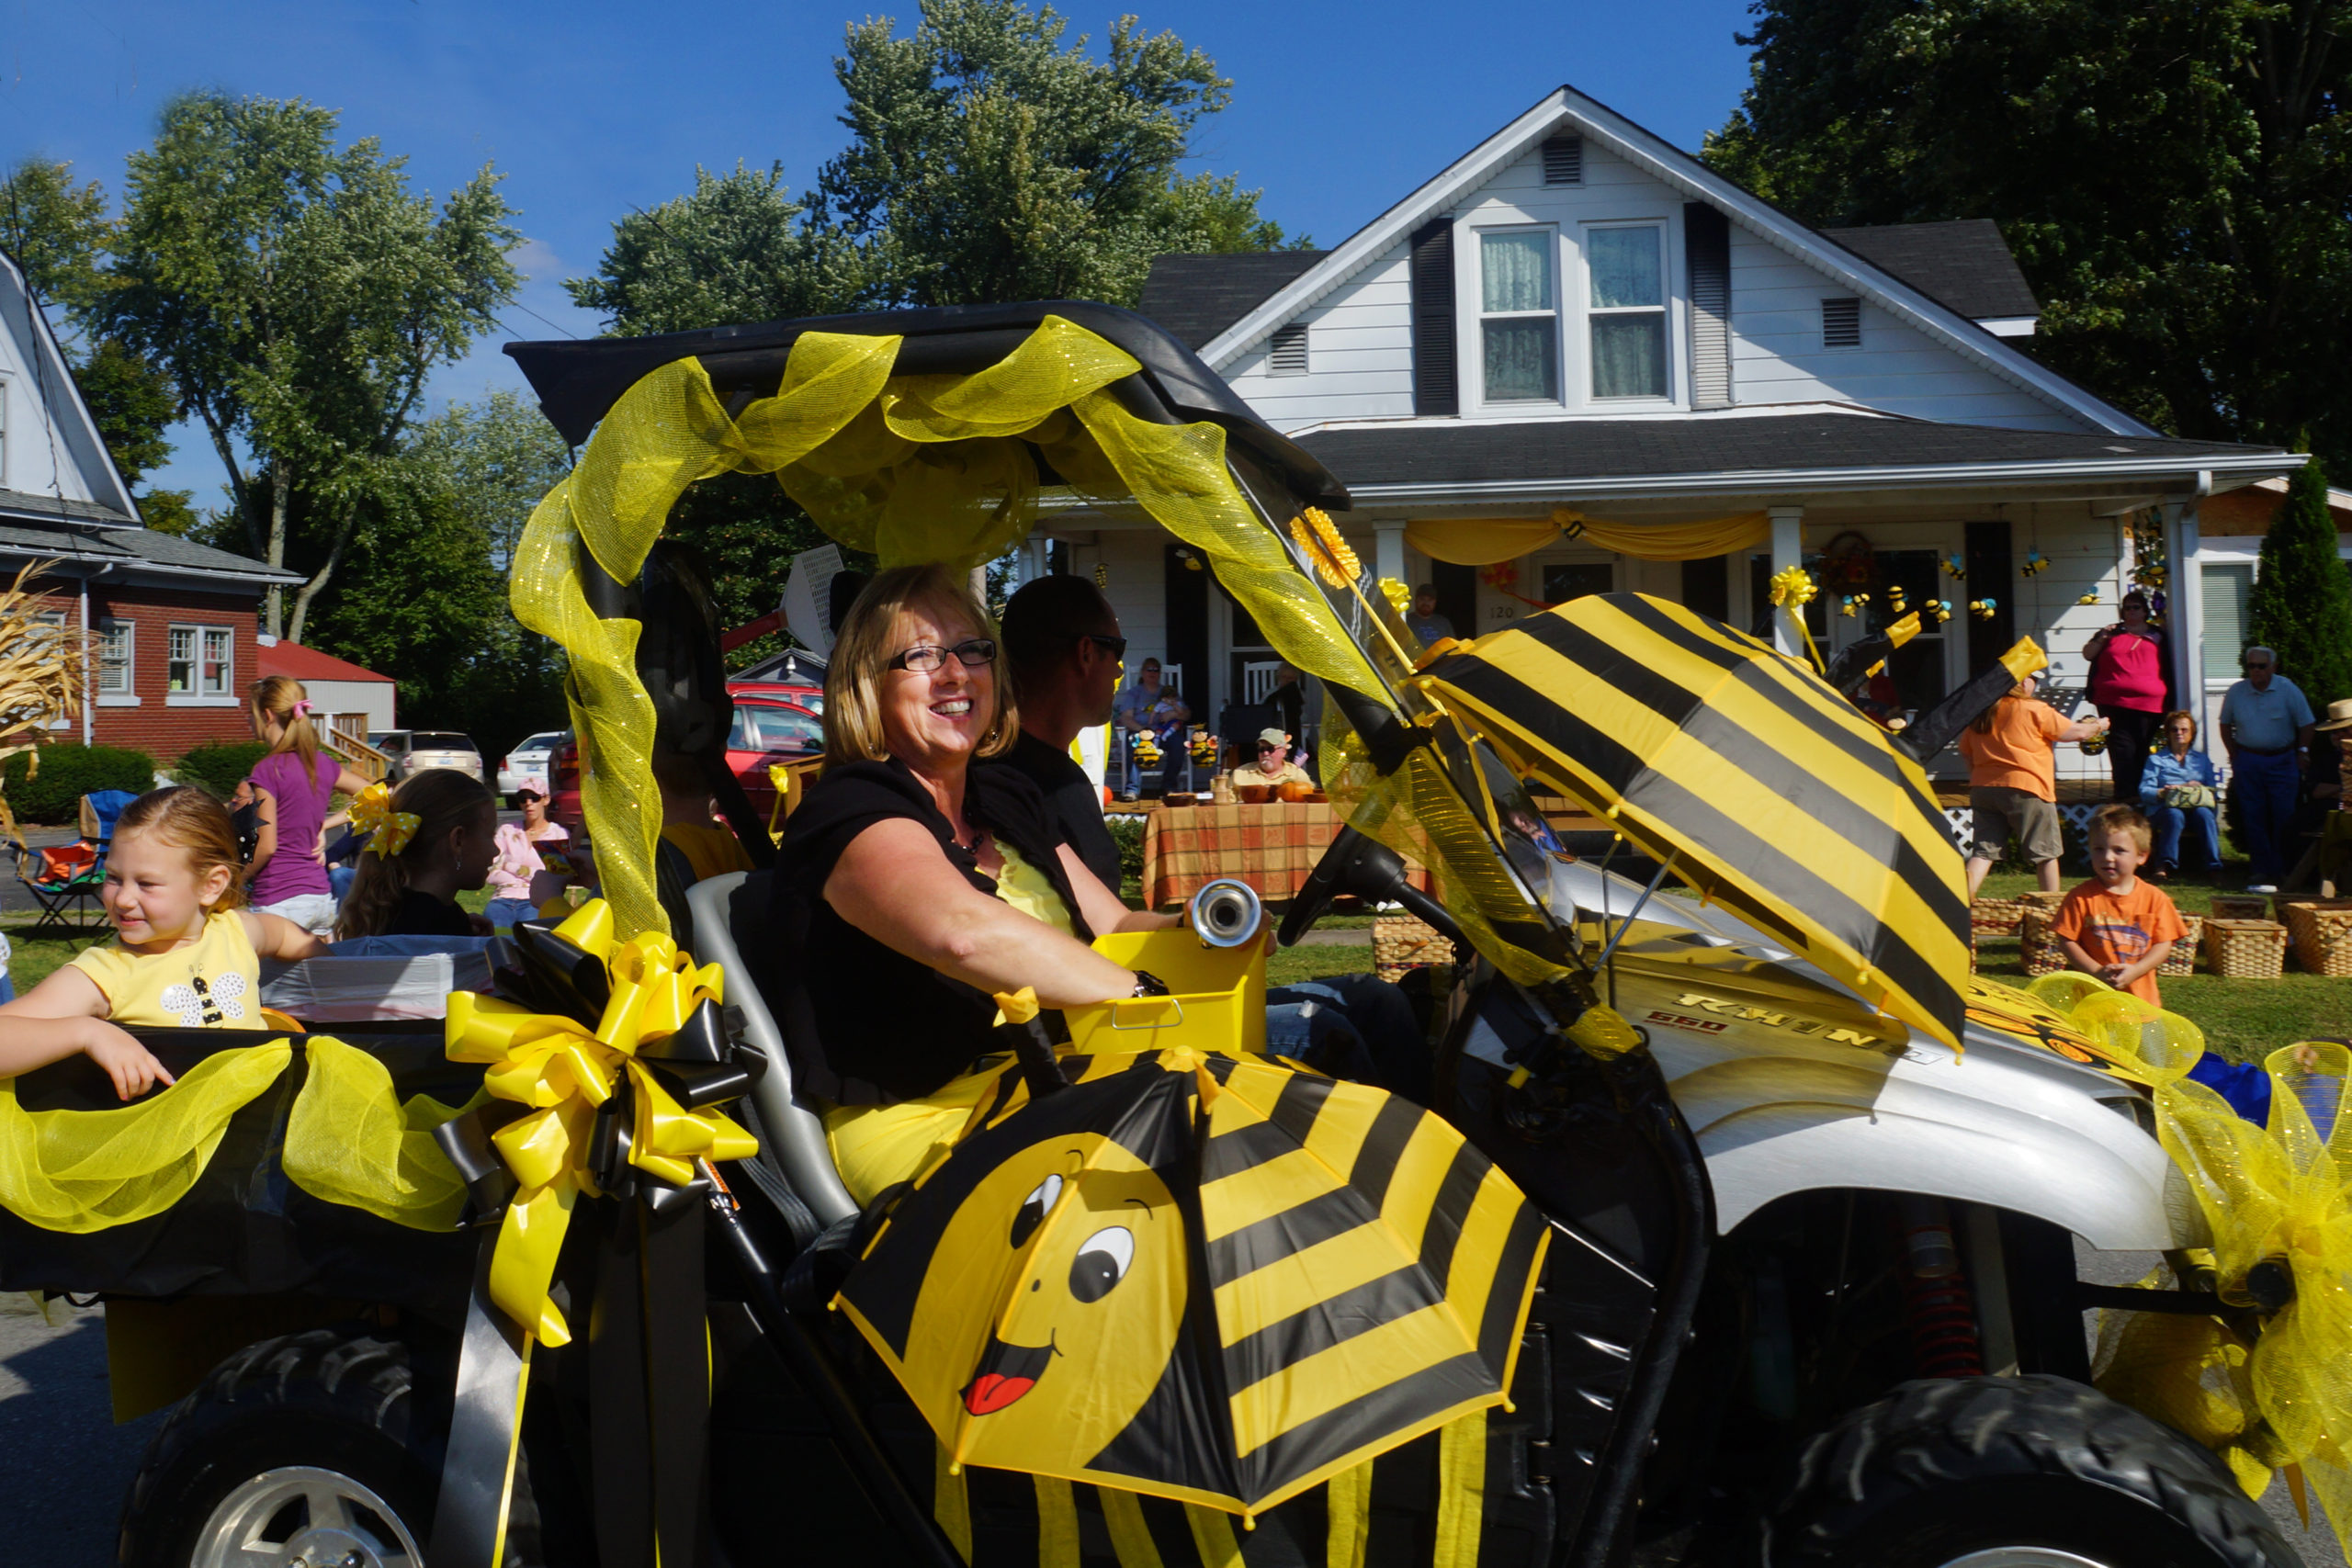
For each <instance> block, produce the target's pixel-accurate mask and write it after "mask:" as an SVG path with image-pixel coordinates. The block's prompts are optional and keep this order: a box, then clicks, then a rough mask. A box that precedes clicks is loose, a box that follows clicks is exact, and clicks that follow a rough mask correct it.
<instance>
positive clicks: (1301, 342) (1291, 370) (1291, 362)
mask: <svg viewBox="0 0 2352 1568" xmlns="http://www.w3.org/2000/svg"><path fill="white" fill-rule="evenodd" d="M1266 374H1267V375H1269V376H1304V375H1306V322H1305V321H1293V322H1291V323H1290V324H1289V325H1288V326H1283V327H1276V328H1275V329H1274V341H1273V344H1272V346H1271V347H1270V348H1269V349H1268V351H1267V354H1266Z"/></svg>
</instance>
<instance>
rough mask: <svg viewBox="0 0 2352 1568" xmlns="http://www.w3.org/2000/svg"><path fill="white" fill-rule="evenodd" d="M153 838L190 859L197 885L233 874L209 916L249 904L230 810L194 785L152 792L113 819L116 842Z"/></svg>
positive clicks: (172, 786)
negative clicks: (217, 874)
mask: <svg viewBox="0 0 2352 1568" xmlns="http://www.w3.org/2000/svg"><path fill="white" fill-rule="evenodd" d="M149 834H152V835H153V836H154V838H155V839H156V840H159V841H161V842H163V843H166V844H169V845H171V846H172V848H174V849H175V850H178V851H180V852H182V853H184V854H186V855H187V865H188V869H189V870H190V871H192V872H194V873H195V874H197V876H198V879H201V878H203V877H204V876H205V875H206V874H209V873H210V872H212V871H213V870H215V869H216V868H226V869H227V871H228V873H229V886H228V890H227V891H226V892H224V893H222V894H221V895H220V897H218V898H216V899H214V900H213V901H212V902H211V903H209V904H207V905H206V906H205V907H204V912H205V913H206V914H207V915H217V914H219V913H220V911H221V910H223V909H233V908H236V907H237V906H238V905H240V904H242V903H243V902H244V901H245V859H244V856H243V855H242V854H239V853H238V852H237V825H236V823H235V822H233V821H232V820H231V819H230V817H229V808H228V807H225V806H223V805H221V804H220V802H219V801H217V800H215V799H213V798H212V797H211V796H210V795H207V794H205V793H204V791H202V790H200V789H198V788H197V787H196V786H195V785H194V784H172V785H170V786H169V787H167V788H164V789H151V790H149V791H148V792H147V793H146V794H145V795H141V796H140V797H139V798H138V799H137V800H134V801H132V802H131V803H130V805H129V806H126V807H123V808H122V815H121V816H119V817H118V818H115V823H114V838H115V842H117V843H120V842H121V841H122V840H125V839H130V838H139V837H143V836H146V835H149Z"/></svg>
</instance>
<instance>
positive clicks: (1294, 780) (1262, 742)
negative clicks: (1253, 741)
mask: <svg viewBox="0 0 2352 1568" xmlns="http://www.w3.org/2000/svg"><path fill="white" fill-rule="evenodd" d="M1233 783H1234V787H1236V788H1237V789H1238V788H1239V787H1240V786H1241V785H1243V784H1305V785H1306V786H1307V787H1308V788H1309V789H1312V788H1314V787H1315V780H1314V779H1313V778H1311V777H1310V776H1308V774H1307V772H1306V769H1305V768H1302V767H1300V766H1299V765H1298V764H1297V763H1296V762H1294V761H1291V760H1290V737H1289V736H1287V735H1285V734H1283V732H1282V731H1281V730H1279V729H1261V730H1260V731H1259V732H1258V760H1257V761H1254V762H1245V763H1243V764H1242V765H1241V766H1240V767H1238V768H1236V769H1234V770H1233Z"/></svg>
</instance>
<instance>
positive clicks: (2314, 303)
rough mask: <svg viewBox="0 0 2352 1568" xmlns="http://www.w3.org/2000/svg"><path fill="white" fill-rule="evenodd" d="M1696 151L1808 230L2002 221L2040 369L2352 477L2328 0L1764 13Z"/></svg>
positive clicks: (2346, 193)
mask: <svg viewBox="0 0 2352 1568" xmlns="http://www.w3.org/2000/svg"><path fill="white" fill-rule="evenodd" d="M1755 15H1756V17H1757V24H1756V28H1755V31H1754V33H1753V34H1752V35H1750V36H1748V37H1747V38H1745V39H1742V40H1741V41H1742V42H1744V43H1747V44H1748V45H1750V46H1751V47H1752V48H1753V49H1754V51H1755V54H1754V59H1753V62H1752V66H1751V71H1752V78H1753V80H1752V85H1751V86H1750V88H1749V90H1748V92H1747V96H1746V97H1745V98H1744V99H1743V100H1742V103H1741V107H1740V108H1739V110H1738V112H1737V113H1736V114H1735V115H1734V116H1733V117H1732V118H1731V120H1730V122H1729V123H1728V124H1727V125H1726V126H1725V127H1724V130H1722V131H1721V132H1720V133H1718V134H1716V135H1715V136H1713V137H1711V138H1710V139H1709V141H1708V144H1707V147H1706V150H1705V154H1704V155H1705V156H1706V158H1707V159H1708V160H1709V162H1711V163H1712V164H1713V165H1714V166H1715V167H1717V168H1719V169H1721V170H1723V171H1724V172H1725V173H1727V174H1729V175H1733V176H1734V177H1735V178H1736V179H1738V180H1740V181H1741V182H1742V183H1743V184H1745V185H1747V186H1748V187H1749V188H1751V189H1753V190H1755V191H1757V192H1758V194H1759V195H1762V196H1765V197H1770V199H1771V200H1773V201H1775V202H1777V203H1779V204H1780V205H1781V206H1782V207H1784V208H1786V209H1789V210H1790V211H1792V212H1793V213H1795V214H1796V215H1797V216H1799V217H1800V218H1803V219H1804V220H1806V221H1808V222H1812V223H1816V224H1823V225H1834V224H1870V223H1893V222H1906V221H1922V220H1938V219H1951V218H1990V219H1992V220H1995V221H1996V222H1997V223H1998V224H1999V225H2000V227H2001V231H2002V232H2003V234H2004V235H2005V236H2006V237H2007V240H2008V242H2009V244H2010V246H2011V248H2012V249H2014V250H2015V251H2016V253H2017V255H2018V262H2019V264H2020V265H2022V266H2023V268H2024V270H2025V274H2026V276H2027V278H2028V280H2029V281H2030V283H2031V284H2032V285H2033V288H2034V290H2035V292H2036V294H2037V295H2038V296H2039V297H2040V298H2041V301H2042V306H2043V316H2042V331H2041V335H2040V336H2038V337H2037V338H2036V339H2035V341H2034V343H2033V344H2032V350H2033V353H2034V354H2035V355H2036V356H2037V357H2039V358H2041V359H2044V360H2046V361H2048V362H2049V363H2051V364H2052V366H2054V367H2057V368H2059V369H2061V370H2063V371H2064V372H2066V373H2068V374H2070V375H2072V376H2074V377H2075V378H2078V379H2080V380H2082V381H2084V382H2085V383H2086V384H2087V385H2089V386H2091V387H2094V388H2097V389H2098V390H2099V391H2100V392H2102V393H2103V394H2104V395H2106V396H2108V397H2109V398H2110V399H2112V400H2115V401H2116V402H2118V403H2119V404H2120V405H2121V406H2123V407H2124V408H2127V409H2129V410H2131V412H2134V413H2136V414H2138V415H2139V416H2141V417H2142V418H2143V419H2145V420H2147V421H2149V422H2150V423H2153V424H2155V425H2157V426H2158V427H2160V428H2163V429H2165V430H2169V431H2172V432H2174V433H2176V434H2181V435H2187V436H2195V437H2201V438H2208V439H2223V440H2250V441H2266V442H2278V443H2284V442H2286V441H2288V440H2290V439H2291V438H2292V437H2293V435H2294V434H2295V433H2296V432H2297V431H2298V430H2301V429H2304V428H2306V427H2308V428H2309V429H2310V430H2311V432H2312V435H2313V438H2314V439H2315V441H2316V444H2317V449H2318V450H2320V451H2321V452H2323V453H2324V454H2326V455H2328V456H2329V457H2331V458H2332V459H2334V460H2335V461H2337V462H2338V463H2343V462H2347V461H2352V388H2347V387H2346V385H2345V384H2344V378H2342V377H2341V376H2340V375H2338V374H2337V373H2336V368H2337V367H2338V366H2340V365H2341V364H2342V363H2343V361H2344V358H2345V356H2346V351H2347V349H2352V226H2347V224H2346V203H2347V199H2352V142H2347V141H2346V136H2345V126H2346V121H2345V120H2344V119H2343V118H2341V117H2342V115H2343V113H2344V110H2345V105H2346V102H2347V89H2348V88H2352V80H2347V73H2352V48H2347V47H2346V42H2347V40H2346V39H2344V38H2343V37H2342V36H2341V33H2342V30H2343V28H2344V22H2345V12H2344V9H2343V7H2342V6H2341V5H2337V4H2322V3H2320V0H2279V3H2275V4H2274V3H2268V0H2263V3H2256V0H2217V3H2215V4H2212V5H2208V6H2185V5H2156V6H2149V5H2143V4H2138V3H2136V0H1990V3H1980V0H1760V3H1759V4H1758V5H1757V6H1756V7H1755Z"/></svg>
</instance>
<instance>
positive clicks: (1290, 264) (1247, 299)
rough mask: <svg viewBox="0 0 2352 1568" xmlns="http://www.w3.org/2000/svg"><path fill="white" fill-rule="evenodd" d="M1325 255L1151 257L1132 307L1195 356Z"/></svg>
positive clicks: (1242, 253)
mask: <svg viewBox="0 0 2352 1568" xmlns="http://www.w3.org/2000/svg"><path fill="white" fill-rule="evenodd" d="M1327 254H1329V253H1328V252H1325V251H1235V252H1228V253H1220V254H1210V255H1164V256H1154V257H1152V259H1151V274H1150V276H1148V277H1146V278H1145V279H1144V283H1143V299H1142V302H1141V303H1139V304H1138V305H1136V310H1140V311H1142V312H1143V313H1144V314H1145V315H1147V316H1148V317H1150V318H1151V319H1152V320H1153V321H1158V322H1159V324H1160V325H1161V326H1163V327H1166V328H1167V329H1168V330H1169V331H1170V332H1171V333H1174V334H1175V335H1176V338H1177V341H1179V342H1180V343H1182V344H1183V345H1184V346H1185V347H1186V348H1189V349H1192V350H1193V351H1194V352H1196V353H1197V352H1198V351H1199V350H1200V348H1201V347H1202V345H1204V344H1206V343H1207V342H1208V341H1209V340H1210V339H1211V338H1214V337H1216V334H1217V333H1221V332H1223V331H1225V329H1226V328H1227V327H1229V326H1231V325H1232V324H1233V323H1234V322H1236V321H1239V320H1240V319H1241V318H1242V317H1244V316H1246V315H1248V314H1249V313H1250V310H1253V309H1255V308H1256V306H1257V305H1258V304H1259V303H1260V302H1261V300H1264V299H1267V298H1269V297H1270V296H1272V294H1273V292H1274V291H1275V290H1276V289H1278V288H1282V287H1283V286H1284V285H1285V284H1287V283H1289V282H1290V281H1291V280H1292V279H1294V278H1295V277H1297V276H1299V275H1300V274H1301V273H1303V272H1305V271H1306V269H1307V268H1308V267H1310V266H1313V265H1315V264H1316V263H1317V262H1319V261H1321V260H1322V259H1323V258H1324V256H1325V255H1327Z"/></svg>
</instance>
